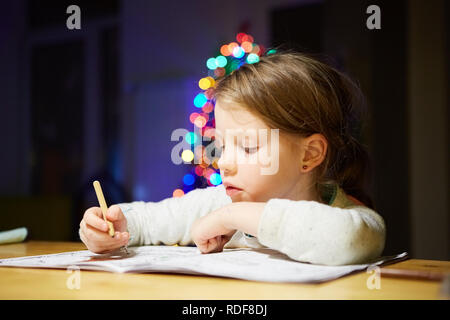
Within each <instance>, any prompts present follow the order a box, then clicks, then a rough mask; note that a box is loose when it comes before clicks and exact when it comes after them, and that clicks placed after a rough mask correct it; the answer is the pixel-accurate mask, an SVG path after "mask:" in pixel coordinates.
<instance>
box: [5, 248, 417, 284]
mask: <svg viewBox="0 0 450 320" xmlns="http://www.w3.org/2000/svg"><path fill="white" fill-rule="evenodd" d="M407 256H408V254H407V253H406V252H404V253H401V254H399V255H396V256H389V257H381V258H379V259H377V260H376V261H372V262H371V263H368V264H358V265H345V266H324V265H314V264H309V263H301V262H297V261H295V260H292V259H290V258H289V257H287V256H286V255H284V254H282V253H280V252H278V251H275V250H272V249H268V248H263V249H253V248H239V249H225V250H224V251H223V252H219V253H210V254H202V253H200V251H199V250H198V249H197V247H180V246H141V247H131V248H128V253H126V252H124V251H122V250H119V251H116V252H112V253H108V254H95V253H92V252H91V251H89V250H83V251H72V252H64V253H57V254H47V255H41V256H28V257H19V258H10V259H0V267H2V266H10V267H31V268H58V269H65V268H69V267H72V268H73V267H78V268H80V269H81V270H101V271H109V272H118V273H124V272H134V273H147V272H165V273H184V274H199V275H211V276H220V277H229V278H237V279H245V280H254V281H268V282H322V281H328V280H332V279H336V278H339V277H342V276H344V275H347V274H349V273H352V272H354V271H360V270H366V269H367V268H368V267H370V266H380V265H382V264H387V263H392V262H397V261H400V260H404V259H406V258H407Z"/></svg>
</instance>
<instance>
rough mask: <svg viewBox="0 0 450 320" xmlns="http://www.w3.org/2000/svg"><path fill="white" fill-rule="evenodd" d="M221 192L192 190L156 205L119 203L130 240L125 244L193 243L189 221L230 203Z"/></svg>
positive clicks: (210, 189)
mask: <svg viewBox="0 0 450 320" xmlns="http://www.w3.org/2000/svg"><path fill="white" fill-rule="evenodd" d="M221 189H223V185H220V186H218V187H207V188H203V189H195V190H192V191H190V192H188V193H187V194H185V195H183V196H182V197H179V198H167V199H164V200H162V201H159V202H143V201H135V202H131V203H119V204H118V205H119V207H120V209H121V210H122V212H123V214H124V215H125V218H126V220H127V229H128V232H129V233H130V237H131V240H130V242H129V243H128V245H130V246H133V245H158V244H166V245H173V244H180V245H189V244H193V242H192V239H191V237H190V228H191V225H192V222H193V221H194V220H196V219H197V218H199V217H201V216H204V215H206V214H208V213H210V212H212V211H214V210H216V209H218V208H220V207H223V206H225V205H227V204H228V203H231V199H230V198H229V197H224V196H223V194H224V193H225V191H224V190H221Z"/></svg>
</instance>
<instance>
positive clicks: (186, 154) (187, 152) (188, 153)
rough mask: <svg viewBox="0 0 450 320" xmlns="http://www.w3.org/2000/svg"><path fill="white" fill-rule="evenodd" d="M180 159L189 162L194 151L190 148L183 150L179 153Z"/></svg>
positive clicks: (192, 157)
mask: <svg viewBox="0 0 450 320" xmlns="http://www.w3.org/2000/svg"><path fill="white" fill-rule="evenodd" d="M181 159H183V161H184V162H191V161H192V159H194V153H193V152H192V151H191V150H184V151H183V152H182V153H181Z"/></svg>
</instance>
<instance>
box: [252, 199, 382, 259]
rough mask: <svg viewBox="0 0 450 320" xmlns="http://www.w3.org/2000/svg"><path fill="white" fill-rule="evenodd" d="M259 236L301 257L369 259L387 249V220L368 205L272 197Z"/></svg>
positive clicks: (260, 226)
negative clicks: (334, 203) (340, 204)
mask: <svg viewBox="0 0 450 320" xmlns="http://www.w3.org/2000/svg"><path fill="white" fill-rule="evenodd" d="M258 240H259V242H260V243H261V244H263V245H265V246H267V247H269V248H272V249H275V250H278V251H280V252H282V253H284V254H286V255H288V256H289V257H290V258H292V259H294V260H297V261H302V262H309V263H314V264H324V265H345V264H358V263H366V262H368V261H369V260H371V259H374V258H377V257H379V256H380V255H381V253H382V251H383V249H384V243H385V224H384V221H383V218H382V217H381V216H379V215H378V214H377V213H376V212H375V211H373V210H371V209H369V208H367V207H364V206H353V207H349V208H339V207H332V206H329V205H325V204H322V203H319V202H315V201H304V200H301V201H292V200H287V199H271V200H269V201H268V202H267V204H266V206H265V207H264V210H263V213H262V216H261V219H260V222H259V225H258Z"/></svg>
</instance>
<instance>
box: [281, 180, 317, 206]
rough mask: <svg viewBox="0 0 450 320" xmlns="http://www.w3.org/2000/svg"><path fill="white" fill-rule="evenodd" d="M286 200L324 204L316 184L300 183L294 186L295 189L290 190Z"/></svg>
mask: <svg viewBox="0 0 450 320" xmlns="http://www.w3.org/2000/svg"><path fill="white" fill-rule="evenodd" d="M285 198H286V199H290V200H294V201H298V200H306V201H317V202H320V203H324V202H323V200H322V197H321V196H320V194H319V193H318V191H317V189H316V187H315V185H314V184H305V183H300V182H298V183H297V184H296V185H295V186H293V188H290V191H289V192H288V194H286V195H285Z"/></svg>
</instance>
